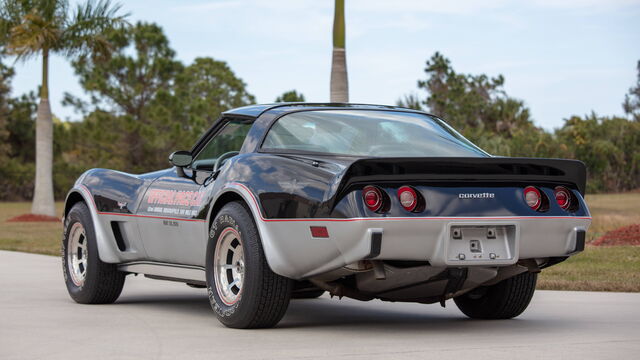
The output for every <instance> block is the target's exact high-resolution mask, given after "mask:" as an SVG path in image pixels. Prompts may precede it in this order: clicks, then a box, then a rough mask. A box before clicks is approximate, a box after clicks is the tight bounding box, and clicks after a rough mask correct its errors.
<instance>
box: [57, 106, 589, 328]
mask: <svg viewBox="0 0 640 360" xmlns="http://www.w3.org/2000/svg"><path fill="white" fill-rule="evenodd" d="M169 161H170V163H171V165H172V166H173V167H171V168H169V169H166V170H160V171H157V172H152V173H148V174H141V175H132V174H126V173H123V172H119V171H115V170H105V169H92V170H89V171H87V172H86V173H84V174H83V175H82V176H80V178H79V179H78V180H77V181H76V183H75V185H74V187H73V188H72V189H71V190H70V191H69V194H68V196H67V199H66V204H65V209H64V237H63V242H62V254H63V256H62V259H63V270H64V278H65V281H66V285H67V288H68V290H69V294H70V295H71V297H72V298H73V299H74V300H75V301H77V302H79V303H92V304H95V303H111V302H114V301H116V299H117V298H118V296H119V295H120V292H121V290H122V287H123V284H124V281H125V278H126V276H127V275H128V274H144V275H145V276H146V277H149V278H152V279H159V280H170V281H180V282H184V283H186V284H187V285H190V286H193V287H202V288H206V289H207V291H208V294H209V299H210V302H211V306H212V308H213V310H214V312H215V314H216V315H217V317H218V319H219V320H220V321H221V322H222V323H223V324H224V325H226V326H229V327H233V328H261V327H272V326H274V325H276V324H277V323H278V322H279V321H280V319H281V318H282V317H283V315H284V314H285V312H286V309H287V306H288V304H289V301H290V299H291V298H313V297H318V296H320V295H322V294H323V293H325V292H328V293H329V294H330V295H331V296H337V297H339V298H342V297H349V298H353V299H358V300H363V301H367V300H372V299H380V300H383V301H396V302H419V303H425V304H431V303H440V304H442V305H443V306H444V305H445V302H446V301H447V300H449V299H453V302H454V303H455V304H456V305H457V306H458V308H460V310H461V311H462V312H463V313H464V314H466V315H467V316H469V317H471V318H480V319H507V318H512V317H515V316H518V315H519V314H521V313H522V312H523V311H524V310H525V308H526V307H527V306H528V305H529V302H530V300H531V297H532V296H533V292H534V290H535V286H536V278H537V274H538V273H539V272H540V271H541V270H542V269H544V268H546V267H549V266H552V265H554V264H557V263H559V262H562V261H564V260H565V259H567V258H568V257H569V256H571V255H574V254H577V253H579V252H580V251H582V250H583V249H584V244H585V232H586V231H587V228H588V227H589V224H590V223H591V216H590V214H589V210H588V209H587V206H586V204H585V201H584V193H585V173H586V170H585V166H584V164H583V163H581V162H579V161H574V160H561V159H533V158H507V157H494V156H491V155H489V154H487V153H486V152H484V151H483V150H481V149H479V148H478V147H477V146H475V145H474V144H472V143H471V142H469V141H468V140H467V139H465V138H464V137H463V136H461V135H460V134H459V133H458V132H456V131H455V130H454V129H452V128H451V127H450V126H448V125H447V124H446V123H445V122H444V121H443V120H441V119H439V118H437V117H435V116H432V115H429V114H426V113H423V112H420V111H414V110H409V109H402V108H397V107H388V106H376V105H355V104H304V103H288V104H278V105H255V106H248V107H243V108H239V109H234V110H230V111H228V112H225V113H223V114H222V115H221V116H220V118H219V119H218V120H217V121H216V122H215V123H214V124H213V126H212V127H211V129H209V130H208V131H207V132H206V133H205V134H204V135H203V136H202V137H201V138H200V140H198V141H197V142H196V143H195V145H194V146H193V148H192V149H191V150H190V151H176V152H174V153H172V154H171V155H170V156H169Z"/></svg>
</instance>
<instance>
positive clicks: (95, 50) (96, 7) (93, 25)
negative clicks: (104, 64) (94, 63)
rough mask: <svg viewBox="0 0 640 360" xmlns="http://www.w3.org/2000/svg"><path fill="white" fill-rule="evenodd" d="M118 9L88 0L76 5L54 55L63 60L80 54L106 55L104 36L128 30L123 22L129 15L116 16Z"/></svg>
mask: <svg viewBox="0 0 640 360" xmlns="http://www.w3.org/2000/svg"><path fill="white" fill-rule="evenodd" d="M120 8H121V5H120V4H115V5H112V3H111V1H110V0H99V1H93V0H89V1H87V2H86V3H85V4H81V5H78V7H77V8H76V10H75V12H74V13H73V14H72V15H71V17H70V18H69V19H68V22H67V26H66V27H65V32H64V35H63V37H64V42H62V43H61V44H60V45H61V46H60V47H59V48H57V49H56V50H57V51H60V52H62V53H64V55H66V56H70V57H72V56H75V55H79V54H86V53H92V54H103V55H104V54H108V53H109V52H110V44H109V42H108V41H107V39H106V36H105V33H106V32H107V31H109V30H111V29H117V28H121V27H125V26H128V25H129V24H128V22H127V21H126V20H125V19H126V17H127V16H128V15H129V14H128V13H127V14H123V15H118V12H119V11H120Z"/></svg>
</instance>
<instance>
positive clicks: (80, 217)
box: [61, 202, 126, 304]
mask: <svg viewBox="0 0 640 360" xmlns="http://www.w3.org/2000/svg"><path fill="white" fill-rule="evenodd" d="M75 224H79V225H75ZM74 225H75V226H76V228H82V229H83V230H84V234H83V236H82V238H83V240H81V242H82V243H83V244H86V267H84V266H83V267H82V268H83V269H84V272H85V275H84V278H83V280H82V281H80V280H74V279H75V278H74V277H73V275H72V274H71V271H72V270H71V267H72V266H73V265H72V261H71V258H72V257H70V255H69V254H68V252H67V250H71V249H69V242H70V241H71V239H70V236H71V235H72V234H70V232H71V230H72V229H73V228H74ZM85 242H86V243H85ZM61 256H62V272H63V274H64V281H65V283H66V285H67V290H68V291H69V295H70V296H71V298H72V299H73V300H74V301H75V302H77V303H80V304H110V303H113V302H114V301H116V300H117V299H118V297H119V296H120V293H121V292H122V287H123V286H124V279H125V276H126V274H125V273H123V272H121V271H118V268H117V266H116V265H115V264H107V263H105V262H102V261H101V260H100V257H99V256H98V244H97V242H96V233H95V229H94V226H93V220H92V219H91V213H90V212H89V208H87V205H86V204H85V203H83V202H79V203H77V204H75V205H74V206H73V208H71V210H70V211H69V214H68V215H67V217H66V218H65V224H64V231H63V234H62V249H61ZM77 277H78V276H77V275H76V278H77Z"/></svg>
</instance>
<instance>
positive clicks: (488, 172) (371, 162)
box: [340, 157, 587, 196]
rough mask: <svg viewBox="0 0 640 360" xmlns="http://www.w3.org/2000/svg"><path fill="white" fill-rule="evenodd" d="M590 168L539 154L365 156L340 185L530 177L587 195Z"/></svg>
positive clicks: (355, 164) (356, 163) (507, 179)
mask: <svg viewBox="0 0 640 360" xmlns="http://www.w3.org/2000/svg"><path fill="white" fill-rule="evenodd" d="M586 179H587V169H586V167H585V165H584V163H583V162H582V161H578V160H565V159H537V158H510V157H486V158H477V157H474V158H461V157H456V158H452V157H430V158H366V159H360V160H356V161H355V162H353V163H352V164H351V165H350V166H349V168H348V169H347V170H346V171H345V173H344V175H343V177H342V181H341V184H340V189H346V188H348V187H349V185H351V184H353V183H358V182H367V181H372V180H375V181H402V180H463V181H483V180H489V181H490V180H499V181H531V182H550V183H561V184H572V185H573V186H575V188H576V189H578V191H580V193H581V194H582V195H583V196H584V194H585V190H586V183H587V180H586Z"/></svg>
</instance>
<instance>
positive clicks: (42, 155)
mask: <svg viewBox="0 0 640 360" xmlns="http://www.w3.org/2000/svg"><path fill="white" fill-rule="evenodd" d="M119 10H120V5H117V4H116V5H113V6H112V5H111V2H110V1H109V0H98V1H93V0H87V1H86V2H85V3H84V4H80V5H78V6H77V7H76V8H75V11H73V12H72V11H70V10H69V1H68V0H2V2H1V3H0V44H2V46H3V47H5V49H6V51H7V53H8V54H9V55H13V56H15V57H16V60H19V61H26V60H28V59H31V58H34V57H40V56H41V57H42V85H41V87H40V103H39V104H38V113H37V118H36V177H35V189H34V194H33V204H32V207H31V212H32V213H34V214H42V215H49V216H55V207H54V200H53V174H52V168H53V122H52V116H51V107H50V105H49V56H50V55H52V54H59V55H62V56H65V57H67V58H73V57H77V56H86V55H89V54H93V55H97V54H102V55H106V54H108V52H109V43H108V42H107V40H106V38H105V37H104V36H103V34H104V32H105V31H106V30H108V29H111V28H114V27H120V26H124V25H126V22H125V20H124V18H125V17H126V16H127V15H122V16H121V15H117V13H118V11H119Z"/></svg>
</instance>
